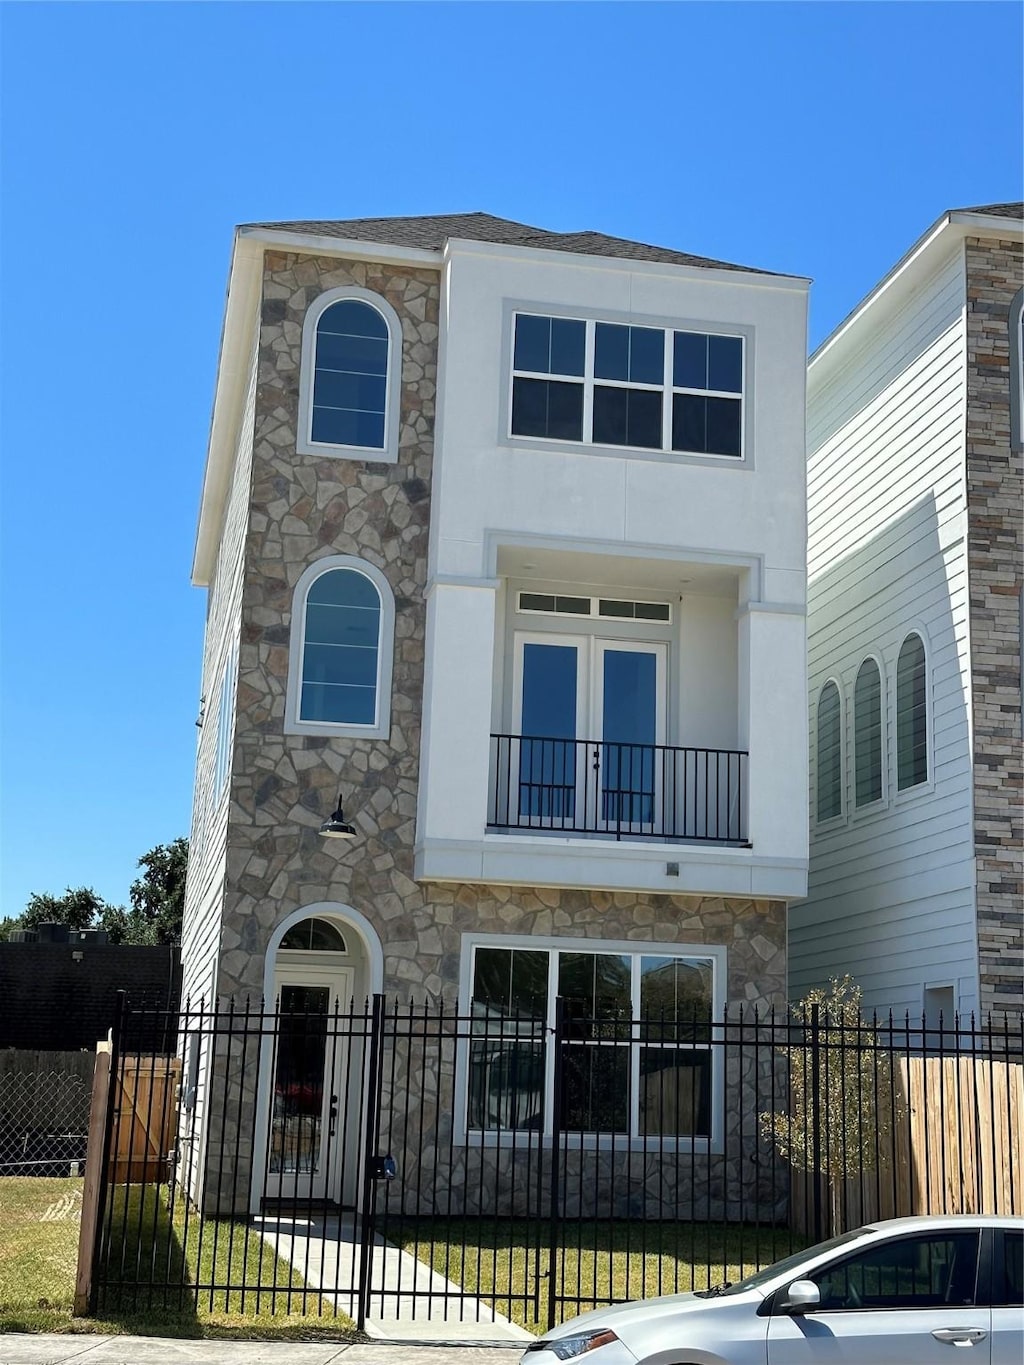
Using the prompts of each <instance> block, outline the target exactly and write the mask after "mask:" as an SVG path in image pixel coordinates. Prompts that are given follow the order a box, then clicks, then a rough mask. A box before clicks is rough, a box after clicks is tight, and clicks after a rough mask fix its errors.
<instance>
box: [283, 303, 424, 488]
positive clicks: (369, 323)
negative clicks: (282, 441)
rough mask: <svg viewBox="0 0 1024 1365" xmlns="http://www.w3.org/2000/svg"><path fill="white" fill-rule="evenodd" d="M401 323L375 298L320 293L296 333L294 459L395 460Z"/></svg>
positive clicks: (384, 304)
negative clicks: (299, 347)
mask: <svg viewBox="0 0 1024 1365" xmlns="http://www.w3.org/2000/svg"><path fill="white" fill-rule="evenodd" d="M401 369H402V324H401V322H400V321H399V318H398V314H397V313H396V312H395V310H394V309H393V308H392V307H391V305H390V304H389V303H388V302H387V300H386V299H382V298H381V297H380V296H379V295H377V294H371V293H370V292H369V291H368V290H366V289H357V288H355V287H343V288H340V289H330V290H328V291H327V293H325V294H321V295H320V297H319V298H318V299H316V300H315V301H314V302H313V303H312V304H311V306H310V308H309V310H308V311H307V313H306V317H305V320H304V322H303V328H302V368H301V372H300V377H299V429H298V433H297V449H298V452H299V454H300V455H332V456H339V457H341V458H344V459H364V460H382V461H389V462H391V463H394V461H395V460H397V458H398V419H399V386H400V383H401Z"/></svg>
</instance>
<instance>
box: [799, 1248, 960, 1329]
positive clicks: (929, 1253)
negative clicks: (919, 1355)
mask: <svg viewBox="0 0 1024 1365" xmlns="http://www.w3.org/2000/svg"><path fill="white" fill-rule="evenodd" d="M977 1271H978V1234H977V1232H936V1233H930V1234H925V1235H919V1236H916V1237H901V1238H898V1239H897V1240H894V1241H891V1242H883V1243H882V1245H881V1246H872V1247H868V1248H867V1249H866V1250H864V1251H861V1252H858V1253H857V1254H856V1255H855V1256H849V1257H847V1258H846V1259H845V1260H843V1261H840V1262H839V1263H838V1264H833V1265H831V1266H828V1267H827V1268H826V1269H822V1270H819V1271H817V1272H816V1273H815V1274H814V1275H812V1276H810V1278H811V1279H812V1280H813V1281H814V1283H815V1284H816V1285H817V1286H818V1292H819V1293H820V1295H821V1307H822V1308H823V1309H826V1310H828V1309H837V1308H838V1309H846V1308H848V1309H857V1308H936V1307H942V1306H946V1305H948V1306H950V1307H963V1306H964V1305H966V1304H972V1303H973V1302H974V1289H975V1280H976V1278H977Z"/></svg>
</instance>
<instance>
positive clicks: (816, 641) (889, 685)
mask: <svg viewBox="0 0 1024 1365" xmlns="http://www.w3.org/2000/svg"><path fill="white" fill-rule="evenodd" d="M963 308H964V283H963V266H962V258H961V252H960V250H959V249H957V250H955V251H954V252H953V253H952V254H951V255H950V256H949V257H948V258H947V260H946V261H945V262H944V263H943V264H942V265H941V266H940V267H939V268H938V269H937V270H936V272H935V273H934V274H933V276H932V278H931V280H930V281H929V282H928V283H927V284H926V285H925V286H923V287H922V288H921V289H920V290H919V291H918V292H917V294H916V295H915V296H914V298H913V299H912V300H911V301H910V302H909V303H908V304H907V305H905V306H904V307H903V308H902V309H901V310H900V311H899V313H898V314H897V315H895V316H892V317H890V318H888V319H887V320H886V321H885V322H884V323H879V322H877V321H875V320H874V319H872V318H871V316H870V314H869V315H867V316H865V318H864V319H863V321H862V324H861V325H862V327H863V331H864V338H863V343H862V345H861V346H860V347H859V349H858V351H857V353H856V354H855V355H854V356H853V358H852V359H851V360H850V361H849V362H848V363H846V364H844V365H843V366H842V367H841V368H840V369H837V371H836V372H835V373H834V374H832V375H831V376H830V378H829V379H828V380H827V381H825V380H823V379H822V378H820V375H821V374H823V373H824V370H825V368H826V367H825V366H821V367H820V368H819V377H816V374H815V370H816V367H813V366H812V369H811V373H810V379H809V385H808V440H809V459H808V559H809V570H810V579H809V590H808V613H809V614H808V627H809V638H808V666H809V686H810V718H811V774H810V776H811V801H812V806H811V862H810V876H809V886H808V897H807V900H806V901H804V902H802V903H801V904H799V905H796V906H793V907H792V908H791V911H790V958H789V962H790V993H791V995H792V996H794V997H799V996H801V995H804V994H806V992H807V991H808V990H809V989H810V988H812V987H813V986H819V985H822V984H823V983H824V982H826V981H827V980H828V979H829V978H830V977H832V976H841V975H843V974H844V973H846V972H849V973H850V974H851V975H853V976H854V977H855V979H856V980H857V981H858V982H859V984H860V985H861V986H862V987H863V988H864V992H865V1000H866V1003H867V1005H868V1007H869V1008H876V1009H878V1010H879V1011H883V1012H884V1011H886V1010H889V1009H893V1010H895V1011H896V1012H897V1013H901V1012H903V1011H906V1010H909V1011H910V1012H911V1013H916V1012H919V1011H920V1009H921V1006H922V991H923V987H924V985H925V984H928V983H932V982H936V981H940V980H941V981H946V980H953V981H955V982H956V983H957V989H958V1000H957V1003H958V1005H959V1006H960V1007H961V1008H965V1009H970V1008H974V1007H975V1006H976V1003H977V1001H976V991H977V981H976V978H977V968H976V959H977V944H976V933H975V922H974V893H973V885H974V881H973V877H974V871H973V842H972V834H971V764H970V730H969V697H970V694H969V686H970V678H969V669H968V663H967V661H968V598H967V574H966V544H965V538H964V532H965V524H966V509H965V503H964V486H963V477H964V474H963V460H964V441H963V432H964V390H965V330H964V317H963ZM915 629H916V630H918V631H919V632H920V633H921V634H922V636H923V637H924V639H925V644H926V648H927V651H928V681H929V706H930V714H929V745H930V749H929V782H928V783H927V784H926V785H923V786H921V787H918V788H916V789H914V790H913V791H911V792H897V791H896V753H895V746H896V725H895V719H896V712H895V708H896V660H897V657H898V654H899V649H900V645H901V644H902V642H903V639H904V638H905V636H906V635H907V633H908V632H909V631H910V630H915ZM869 654H870V655H873V656H874V657H875V658H876V659H877V660H878V661H879V663H880V665H881V669H882V678H883V720H884V725H883V755H884V758H883V768H884V783H885V788H884V792H883V799H882V801H881V802H878V803H876V804H874V805H872V806H871V807H869V808H861V809H860V810H855V809H854V807H853V774H852V760H853V710H852V705H853V689H854V682H855V680H856V676H857V671H858V669H859V668H860V665H861V663H862V662H863V661H864V659H865V658H866V657H867V656H868V655H869ZM828 678H834V679H836V680H837V681H838V683H839V685H840V690H841V693H842V699H843V733H844V751H843V762H844V768H843V771H844V791H843V815H842V817H841V818H840V819H838V820H834V821H829V822H827V823H826V824H823V825H821V826H818V825H817V822H816V819H815V815H816V809H815V803H816V784H817V773H816V742H815V741H816V735H815V729H816V717H817V702H818V696H819V694H820V691H821V688H822V686H823V685H824V683H825V681H826V680H827V679H828Z"/></svg>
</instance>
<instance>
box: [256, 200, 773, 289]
mask: <svg viewBox="0 0 1024 1365" xmlns="http://www.w3.org/2000/svg"><path fill="white" fill-rule="evenodd" d="M243 226H245V227H247V228H255V229H261V228H263V229H269V230H273V231H276V232H300V233H304V234H307V235H311V236H316V237H342V238H344V237H348V238H354V239H356V240H358V241H361V242H383V243H386V244H387V245H389V246H408V247H420V248H423V249H425V250H427V251H441V250H443V248H444V244H445V242H446V241H447V240H448V238H449V237H460V238H463V239H468V240H469V241H473V242H500V243H502V244H503V245H506V246H531V247H539V248H542V249H545V250H548V251H574V252H578V253H579V254H581V255H584V256H620V257H624V258H625V259H626V260H630V261H663V262H665V263H666V264H668V265H694V266H705V267H713V268H714V269H716V270H746V271H751V272H752V273H754V274H757V275H773V274H776V273H778V272H776V271H772V270H759V269H757V267H756V266H748V265H735V264H733V263H732V262H730V261H716V260H712V259H710V258H709V257H707V256H691V255H690V254H689V253H688V252H685V251H673V250H671V249H670V248H669V247H664V246H648V245H647V244H646V243H645V242H631V241H628V240H627V239H626V238H624V237H609V236H607V235H606V234H605V233H603V232H548V231H547V230H546V229H544V228H537V227H530V225H529V224H528V223H516V222H513V221H512V219H511V218H495V217H494V216H493V215H492V214H490V213H439V214H432V215H428V216H427V217H422V218H419V217H417V218H347V219H341V220H340V221H337V222H335V221H332V222H318V221H312V222H302V223H246V224H244V225H243Z"/></svg>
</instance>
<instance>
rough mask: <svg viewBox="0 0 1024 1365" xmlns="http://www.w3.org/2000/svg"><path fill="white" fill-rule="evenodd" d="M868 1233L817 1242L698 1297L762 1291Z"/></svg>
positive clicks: (860, 1230)
mask: <svg viewBox="0 0 1024 1365" xmlns="http://www.w3.org/2000/svg"><path fill="white" fill-rule="evenodd" d="M867 1231H868V1229H867V1228H854V1229H853V1230H852V1231H851V1232H841V1233H840V1234H839V1236H838V1237H830V1238H829V1240H828V1241H827V1242H816V1243H815V1245H814V1246H810V1247H806V1248H805V1249H804V1250H803V1251H794V1252H793V1254H792V1256H784V1257H783V1258H782V1260H781V1261H773V1262H772V1264H771V1265H767V1266H765V1267H764V1269H763V1270H756V1271H755V1272H754V1273H753V1275H748V1276H747V1277H746V1279H744V1280H737V1281H736V1283H735V1284H724V1285H715V1286H714V1287H713V1289H712V1290H711V1291H709V1290H707V1289H698V1290H697V1296H698V1298H702V1299H706V1298H721V1297H722V1296H725V1295H730V1294H744V1293H746V1291H747V1290H748V1289H760V1288H761V1287H762V1285H766V1284H770V1283H771V1282H772V1280H774V1279H777V1278H778V1276H780V1275H785V1274H786V1273H787V1271H794V1272H796V1271H800V1270H802V1269H803V1268H804V1266H805V1265H806V1264H807V1262H808V1261H809V1260H811V1259H812V1258H813V1257H815V1256H821V1255H823V1254H824V1253H825V1252H826V1251H837V1250H838V1249H839V1248H840V1247H843V1246H848V1245H849V1243H850V1242H859V1241H860V1239H861V1238H862V1237H863V1236H864V1234H865V1233H866V1232H867Z"/></svg>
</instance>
